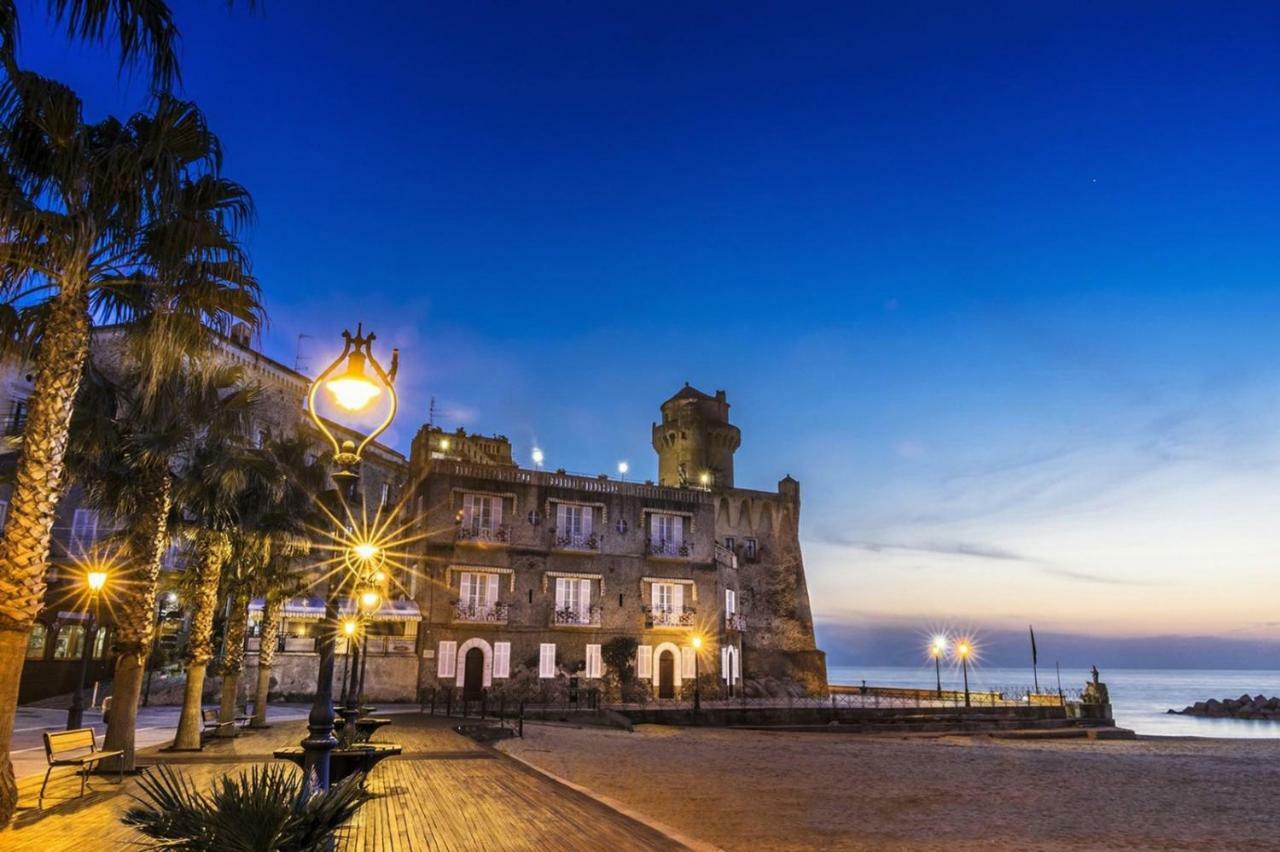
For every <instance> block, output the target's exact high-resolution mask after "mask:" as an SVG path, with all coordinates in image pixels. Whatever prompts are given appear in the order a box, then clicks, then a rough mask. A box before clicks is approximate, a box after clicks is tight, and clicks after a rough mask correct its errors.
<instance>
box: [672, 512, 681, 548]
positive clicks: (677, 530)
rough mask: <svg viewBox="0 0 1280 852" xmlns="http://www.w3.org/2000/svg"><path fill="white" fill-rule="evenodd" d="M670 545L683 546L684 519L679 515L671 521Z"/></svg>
mask: <svg viewBox="0 0 1280 852" xmlns="http://www.w3.org/2000/svg"><path fill="white" fill-rule="evenodd" d="M671 543H672V544H674V545H677V546H679V545H681V544H684V518H682V517H680V516H679V515H676V516H675V517H673V518H672V519H671Z"/></svg>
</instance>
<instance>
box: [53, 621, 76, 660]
mask: <svg viewBox="0 0 1280 852" xmlns="http://www.w3.org/2000/svg"><path fill="white" fill-rule="evenodd" d="M82 654H84V627H82V626H81V625H79V624H64V625H62V626H61V627H59V628H58V635H57V638H55V639H54V640H53V658H54V659H55V660H78V659H80V657H81V655H82Z"/></svg>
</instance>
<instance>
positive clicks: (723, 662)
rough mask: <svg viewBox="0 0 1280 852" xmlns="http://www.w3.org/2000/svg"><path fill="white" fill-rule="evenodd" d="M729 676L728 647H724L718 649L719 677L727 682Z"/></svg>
mask: <svg viewBox="0 0 1280 852" xmlns="http://www.w3.org/2000/svg"><path fill="white" fill-rule="evenodd" d="M731 674H732V672H731V671H730V669H729V646H728V645H725V646H724V647H722V648H721V649H720V675H721V677H723V678H724V679H725V680H729V676H730V675H731ZM730 683H732V681H730Z"/></svg>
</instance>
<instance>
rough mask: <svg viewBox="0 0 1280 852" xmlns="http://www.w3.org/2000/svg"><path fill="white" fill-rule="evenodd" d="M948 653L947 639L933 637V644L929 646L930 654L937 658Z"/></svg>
mask: <svg viewBox="0 0 1280 852" xmlns="http://www.w3.org/2000/svg"><path fill="white" fill-rule="evenodd" d="M946 651H947V637H945V636H935V637H933V644H932V645H930V646H929V653H930V654H932V655H933V656H935V657H941V656H942V655H943V654H945V653H946Z"/></svg>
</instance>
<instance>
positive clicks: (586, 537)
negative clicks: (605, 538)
mask: <svg viewBox="0 0 1280 852" xmlns="http://www.w3.org/2000/svg"><path fill="white" fill-rule="evenodd" d="M551 546H552V547H554V548H555V549H556V550H581V551H584V552H587V553H592V552H595V551H598V550H599V549H600V536H598V535H596V534H595V533H586V534H583V533H561V532H559V531H558V530H555V529H553V530H551Z"/></svg>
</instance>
